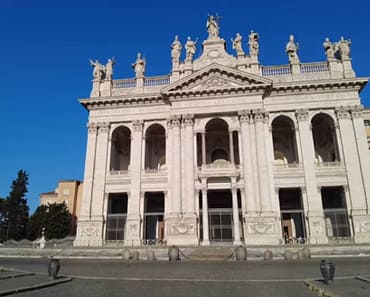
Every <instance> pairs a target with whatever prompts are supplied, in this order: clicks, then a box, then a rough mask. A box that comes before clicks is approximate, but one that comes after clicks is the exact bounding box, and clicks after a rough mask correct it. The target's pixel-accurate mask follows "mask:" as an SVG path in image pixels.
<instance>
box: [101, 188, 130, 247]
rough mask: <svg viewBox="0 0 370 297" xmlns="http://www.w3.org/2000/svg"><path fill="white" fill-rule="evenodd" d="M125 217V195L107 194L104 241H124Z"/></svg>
mask: <svg viewBox="0 0 370 297" xmlns="http://www.w3.org/2000/svg"><path fill="white" fill-rule="evenodd" d="M126 217H127V193H114V194H109V198H108V211H107V226H106V236H105V239H106V240H124V239H125V226H126Z"/></svg>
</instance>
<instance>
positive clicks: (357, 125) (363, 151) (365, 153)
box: [351, 105, 370, 213]
mask: <svg viewBox="0 0 370 297" xmlns="http://www.w3.org/2000/svg"><path fill="white" fill-rule="evenodd" d="M362 110H363V107H362V106H360V105H356V106H354V107H353V108H352V110H351V114H352V122H353V130H354V133H355V137H356V144H357V151H358V156H359V160H360V169H361V174H362V182H363V185H364V190H365V196H366V204H367V209H368V213H370V211H369V210H370V159H369V149H368V143H367V137H366V133H365V125H364V119H363V116H362Z"/></svg>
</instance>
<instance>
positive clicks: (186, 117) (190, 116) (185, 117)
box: [182, 114, 194, 126]
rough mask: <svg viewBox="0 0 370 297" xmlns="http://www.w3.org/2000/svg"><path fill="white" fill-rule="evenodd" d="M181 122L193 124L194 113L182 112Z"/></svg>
mask: <svg viewBox="0 0 370 297" xmlns="http://www.w3.org/2000/svg"><path fill="white" fill-rule="evenodd" d="M182 122H183V124H184V125H185V126H193V124H194V115H193V114H184V115H183V116H182Z"/></svg>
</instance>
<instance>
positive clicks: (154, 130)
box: [145, 124, 166, 169]
mask: <svg viewBox="0 0 370 297" xmlns="http://www.w3.org/2000/svg"><path fill="white" fill-rule="evenodd" d="M165 164H166V131H165V129H164V128H163V126H161V125H159V124H153V125H151V126H150V127H149V128H148V129H147V130H146V134H145V169H159V168H161V167H163V166H165Z"/></svg>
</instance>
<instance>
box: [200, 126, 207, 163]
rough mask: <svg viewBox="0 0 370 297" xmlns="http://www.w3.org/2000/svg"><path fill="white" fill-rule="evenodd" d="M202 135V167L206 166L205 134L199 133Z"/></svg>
mask: <svg viewBox="0 0 370 297" xmlns="http://www.w3.org/2000/svg"><path fill="white" fill-rule="evenodd" d="M201 135H202V166H203V165H206V163H207V159H206V132H205V131H203V132H202V133H201Z"/></svg>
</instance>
